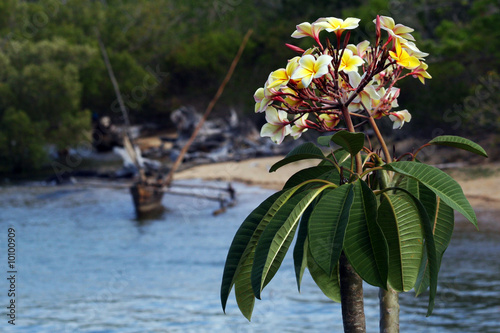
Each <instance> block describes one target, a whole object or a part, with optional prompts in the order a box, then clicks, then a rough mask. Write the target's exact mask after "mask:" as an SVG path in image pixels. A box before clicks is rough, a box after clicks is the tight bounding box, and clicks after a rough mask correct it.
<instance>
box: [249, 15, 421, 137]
mask: <svg viewBox="0 0 500 333" xmlns="http://www.w3.org/2000/svg"><path fill="white" fill-rule="evenodd" d="M359 21H360V19H357V18H353V17H349V18H347V19H345V20H342V19H338V18H334V17H327V18H320V19H318V20H316V21H315V22H314V23H309V22H304V23H301V24H299V25H297V26H296V30H295V31H294V32H293V34H292V37H293V38H303V37H307V38H312V39H313V40H314V42H315V43H314V45H313V46H312V47H311V48H309V49H307V50H303V49H301V48H299V47H297V46H294V45H290V44H286V45H287V46H288V47H289V48H290V49H292V50H294V51H296V52H298V53H299V56H296V57H294V58H292V59H290V60H288V63H287V65H286V67H285V68H280V69H278V70H275V71H273V72H272V73H271V74H270V75H269V77H268V79H267V81H266V83H265V85H264V87H262V88H259V89H257V91H256V92H255V94H254V99H255V103H256V104H255V112H265V114H266V120H267V123H266V124H265V125H264V126H263V127H262V130H261V136H268V137H270V138H271V139H272V140H273V141H274V142H276V143H278V144H279V143H281V142H282V141H283V139H284V138H285V137H286V136H287V135H291V136H292V137H294V138H295V139H297V138H299V137H300V136H301V135H302V133H303V132H305V131H307V130H308V129H314V130H317V131H319V132H332V131H338V130H342V129H344V128H342V127H341V126H342V124H345V122H346V117H350V118H351V119H354V118H359V121H356V122H355V123H356V126H361V125H362V124H363V123H364V122H366V121H367V119H368V118H370V117H372V118H374V119H380V118H382V117H385V116H388V117H389V119H390V120H392V121H393V124H394V125H393V128H401V127H402V126H403V124H404V123H405V122H408V121H410V120H411V115H410V113H409V112H408V110H399V111H394V109H395V108H398V106H399V105H398V102H397V98H398V96H399V94H400V90H399V88H397V87H396V86H395V84H396V82H397V81H399V80H401V79H403V78H405V77H407V76H413V77H415V78H418V79H419V80H420V81H421V82H422V83H424V84H425V79H430V78H431V76H430V75H429V73H428V72H427V67H428V66H427V64H426V63H425V62H424V59H425V57H426V56H427V55H428V54H427V53H424V52H422V51H420V50H419V49H418V48H417V46H416V44H415V43H414V41H415V39H414V38H413V36H412V35H411V33H412V32H413V29H412V28H409V27H407V26H404V25H402V24H395V22H394V20H393V19H392V18H390V17H387V16H377V18H376V19H375V20H374V23H375V25H376V40H375V44H374V45H371V44H370V42H369V41H366V40H365V41H363V42H361V43H359V44H357V45H354V44H350V43H349V39H350V36H351V30H353V29H356V28H357V27H358V26H359ZM322 31H326V32H327V33H331V34H332V35H333V37H332V41H330V39H328V38H325V40H324V44H325V45H323V43H322V42H321V40H320V33H321V32H322ZM383 31H384V32H385V33H384V36H385V38H382V34H383Z"/></svg>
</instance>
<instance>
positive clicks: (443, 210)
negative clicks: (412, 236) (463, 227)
mask: <svg viewBox="0 0 500 333" xmlns="http://www.w3.org/2000/svg"><path fill="white" fill-rule="evenodd" d="M421 186H422V187H423V185H421ZM429 192H430V193H429ZM420 200H421V202H422V203H423V205H424V206H425V207H426V210H427V212H428V214H429V219H430V222H431V225H432V230H433V234H434V241H435V244H436V257H437V270H438V271H439V267H440V266H441V259H442V258H443V254H444V252H445V251H446V249H447V248H448V245H449V244H450V241H451V236H452V234H453V227H454V220H455V217H454V214H453V209H451V207H450V206H448V205H447V204H445V203H444V202H443V201H442V200H441V199H440V198H439V197H436V195H435V194H434V193H433V192H431V191H430V190H428V189H422V191H421V197H420ZM429 206H431V207H432V208H429ZM429 284H430V272H429V262H428V258H427V252H425V253H424V257H423V260H422V264H421V266H420V270H419V276H418V279H417V283H416V285H415V293H416V295H417V296H418V295H420V294H421V293H423V292H425V291H426V290H427V288H428V287H429Z"/></svg>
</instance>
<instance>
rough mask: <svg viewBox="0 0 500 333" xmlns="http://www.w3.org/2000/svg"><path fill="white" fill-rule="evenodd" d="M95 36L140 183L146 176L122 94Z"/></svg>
mask: <svg viewBox="0 0 500 333" xmlns="http://www.w3.org/2000/svg"><path fill="white" fill-rule="evenodd" d="M95 32H96V35H97V42H98V43H99V48H100V49H101V53H102V58H103V60H104V64H105V65H106V69H107V70H108V74H109V78H110V79H111V83H112V84H113V89H114V90H115V95H116V98H117V100H118V105H119V106H120V110H121V113H122V116H123V121H124V122H125V137H124V138H123V141H124V142H123V143H124V147H125V149H126V151H127V152H128V154H129V155H130V158H131V159H132V161H133V162H134V164H135V166H136V168H137V170H139V177H140V179H141V181H145V180H146V175H145V172H144V167H143V165H142V163H140V162H139V156H137V153H136V149H135V147H136V145H135V144H134V141H133V139H132V135H131V133H130V119H129V117H128V113H127V108H126V107H125V103H124V102H123V98H122V94H121V93H120V87H119V85H118V81H117V80H116V77H115V73H114V72H113V67H112V66H111V62H110V61H109V57H108V52H107V51H106V47H105V46H104V43H103V41H102V39H101V35H100V33H99V30H98V29H97V28H96V30H95Z"/></svg>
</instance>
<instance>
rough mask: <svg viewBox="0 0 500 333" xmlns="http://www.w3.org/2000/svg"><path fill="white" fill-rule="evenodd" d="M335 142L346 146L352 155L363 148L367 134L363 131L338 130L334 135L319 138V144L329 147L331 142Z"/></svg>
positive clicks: (343, 146)
mask: <svg viewBox="0 0 500 333" xmlns="http://www.w3.org/2000/svg"><path fill="white" fill-rule="evenodd" d="M331 141H332V142H334V143H336V144H338V145H339V146H341V147H342V148H344V149H345V150H346V151H348V152H349V154H351V155H352V156H354V155H356V154H357V153H359V152H360V151H361V149H363V146H364V144H365V135H364V134H363V133H351V132H348V131H338V132H337V133H335V134H333V135H327V136H321V137H319V138H318V144H320V145H322V146H326V147H328V146H329V145H330V142H331Z"/></svg>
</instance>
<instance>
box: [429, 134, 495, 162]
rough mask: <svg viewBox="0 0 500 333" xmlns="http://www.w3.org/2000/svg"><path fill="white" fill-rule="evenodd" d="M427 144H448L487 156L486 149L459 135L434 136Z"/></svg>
mask: <svg viewBox="0 0 500 333" xmlns="http://www.w3.org/2000/svg"><path fill="white" fill-rule="evenodd" d="M429 144H431V145H439V146H448V147H455V148H459V149H463V150H466V151H469V152H471V153H474V154H477V155H480V156H484V157H488V154H487V153H486V151H485V150H484V149H483V147H481V146H480V145H478V144H477V143H475V142H473V141H471V140H469V139H466V138H462V137H460V136H454V135H442V136H438V137H435V138H434V139H432V140H431V141H429Z"/></svg>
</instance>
